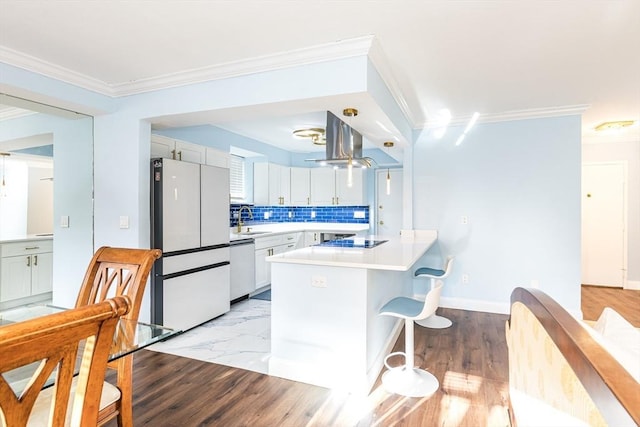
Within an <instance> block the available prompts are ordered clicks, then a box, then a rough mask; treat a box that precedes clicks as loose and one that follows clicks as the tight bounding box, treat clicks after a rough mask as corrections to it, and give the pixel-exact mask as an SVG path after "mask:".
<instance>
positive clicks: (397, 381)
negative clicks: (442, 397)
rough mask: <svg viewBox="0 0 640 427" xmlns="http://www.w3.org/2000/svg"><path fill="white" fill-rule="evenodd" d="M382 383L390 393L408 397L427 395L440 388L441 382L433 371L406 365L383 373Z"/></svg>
mask: <svg viewBox="0 0 640 427" xmlns="http://www.w3.org/2000/svg"><path fill="white" fill-rule="evenodd" d="M382 385H383V386H384V388H385V390H387V391H388V392H390V393H395V394H399V395H401V396H407V397H427V396H431V395H432V394H433V393H435V392H436V391H437V390H438V387H440V383H439V382H438V379H437V378H436V377H435V376H433V375H432V374H431V373H429V372H427V371H425V370H423V369H418V368H413V369H407V368H406V367H405V366H400V367H397V368H393V369H389V370H388V371H387V372H385V373H384V374H382Z"/></svg>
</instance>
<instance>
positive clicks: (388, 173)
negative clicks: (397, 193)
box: [383, 141, 394, 196]
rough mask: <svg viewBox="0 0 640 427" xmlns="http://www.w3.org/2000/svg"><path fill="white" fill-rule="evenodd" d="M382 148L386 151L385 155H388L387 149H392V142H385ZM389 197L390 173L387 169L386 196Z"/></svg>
mask: <svg viewBox="0 0 640 427" xmlns="http://www.w3.org/2000/svg"><path fill="white" fill-rule="evenodd" d="M383 145H384V148H386V149H387V153H389V148H391V147H393V145H394V144H393V142H392V141H386V142H385V143H384V144H383ZM390 195H391V173H390V172H389V168H387V196H390Z"/></svg>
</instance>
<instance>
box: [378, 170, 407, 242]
mask: <svg viewBox="0 0 640 427" xmlns="http://www.w3.org/2000/svg"><path fill="white" fill-rule="evenodd" d="M387 172H388V173H389V176H390V178H391V179H390V182H389V184H390V185H389V190H390V191H389V194H387ZM376 202H377V203H376V206H377V209H376V222H377V224H376V225H377V232H376V234H379V235H381V236H399V235H400V229H401V228H402V169H388V170H387V169H379V170H377V171H376Z"/></svg>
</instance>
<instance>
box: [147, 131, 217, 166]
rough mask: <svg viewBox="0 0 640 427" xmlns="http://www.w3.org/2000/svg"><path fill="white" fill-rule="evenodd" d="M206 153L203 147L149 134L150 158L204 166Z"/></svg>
mask: <svg viewBox="0 0 640 427" xmlns="http://www.w3.org/2000/svg"><path fill="white" fill-rule="evenodd" d="M206 152H207V147H205V146H204V145H198V144H193V143H191V142H185V141H180V140H179V139H173V138H168V137H166V136H161V135H156V134H151V158H154V157H162V158H164V159H173V160H181V161H183V162H191V163H199V164H204V163H205V162H206ZM227 167H228V166H227Z"/></svg>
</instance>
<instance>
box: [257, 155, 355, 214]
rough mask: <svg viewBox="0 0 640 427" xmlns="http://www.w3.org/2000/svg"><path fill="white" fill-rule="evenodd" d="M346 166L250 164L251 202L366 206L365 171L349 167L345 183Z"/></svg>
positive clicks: (288, 204) (291, 204) (285, 204)
mask: <svg viewBox="0 0 640 427" xmlns="http://www.w3.org/2000/svg"><path fill="white" fill-rule="evenodd" d="M347 174H348V172H347V169H337V170H334V169H332V168H329V167H326V168H325V167H320V168H301V167H287V166H280V165H276V164H273V163H255V164H254V165H253V202H254V203H255V204H256V205H272V206H277V205H280V206H282V205H284V206H307V205H312V206H332V205H333V206H335V205H343V206H347V205H366V204H367V194H366V170H365V169H361V168H354V169H353V175H352V176H353V179H352V180H353V183H352V185H351V186H350V187H349V186H348V184H347Z"/></svg>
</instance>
